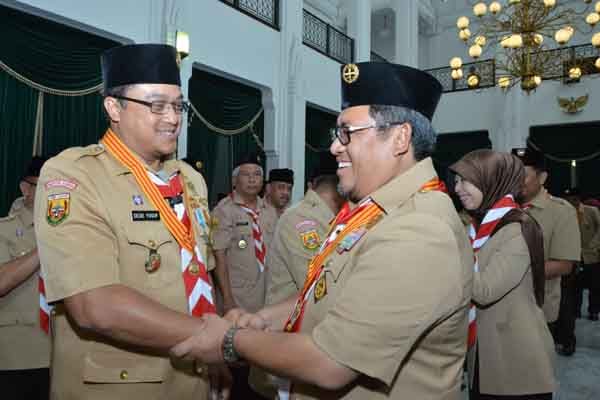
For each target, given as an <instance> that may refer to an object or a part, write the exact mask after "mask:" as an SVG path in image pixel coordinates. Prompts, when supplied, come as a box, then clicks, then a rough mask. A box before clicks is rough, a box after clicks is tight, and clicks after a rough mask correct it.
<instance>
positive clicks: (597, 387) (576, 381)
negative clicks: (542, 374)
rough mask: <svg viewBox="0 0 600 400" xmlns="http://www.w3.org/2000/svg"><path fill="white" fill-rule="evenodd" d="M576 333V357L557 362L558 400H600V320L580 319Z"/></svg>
mask: <svg viewBox="0 0 600 400" xmlns="http://www.w3.org/2000/svg"><path fill="white" fill-rule="evenodd" d="M586 297H587V296H586ZM586 307H587V306H586ZM585 316H587V313H584V317H585ZM575 334H576V335H577V351H576V352H575V354H573V356H572V357H561V356H558V359H557V360H558V383H559V391H558V393H557V396H556V397H555V398H556V399H560V400H600V321H588V320H587V319H585V318H583V319H578V320H577V326H576V327H575Z"/></svg>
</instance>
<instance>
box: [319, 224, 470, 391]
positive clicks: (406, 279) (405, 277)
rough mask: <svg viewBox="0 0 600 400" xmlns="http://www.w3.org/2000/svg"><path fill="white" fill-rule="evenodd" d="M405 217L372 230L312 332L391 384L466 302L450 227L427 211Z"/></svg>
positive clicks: (348, 361)
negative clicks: (435, 327)
mask: <svg viewBox="0 0 600 400" xmlns="http://www.w3.org/2000/svg"><path fill="white" fill-rule="evenodd" d="M402 218H403V221H402V224H401V226H398V225H396V226H393V225H391V226H388V227H387V229H383V227H381V228H382V229H379V230H378V232H377V233H376V232H372V233H371V234H370V235H369V237H368V238H367V242H365V244H364V245H363V247H362V248H361V249H360V253H359V254H357V255H356V261H355V265H354V266H353V270H352V272H351V273H350V275H349V276H348V278H347V282H346V283H345V285H344V287H343V288H342V289H341V293H340V295H339V296H338V297H337V299H336V302H335V304H334V306H333V308H332V309H331V310H330V311H329V312H328V313H327V315H326V316H325V319H324V320H323V321H321V323H319V324H318V325H317V326H316V327H315V329H314V330H313V340H314V341H315V343H316V344H317V346H319V347H320V348H321V349H322V350H323V351H324V352H326V353H327V354H328V355H329V356H330V357H332V358H333V359H335V360H336V361H338V362H339V363H341V364H343V365H345V366H347V367H349V368H352V369H354V370H356V371H359V372H361V373H363V374H365V375H367V376H370V377H373V378H376V379H379V380H381V381H383V382H384V383H385V384H387V385H391V383H392V381H393V380H394V377H395V376H396V374H397V372H398V369H399V368H400V366H401V364H402V363H403V361H404V360H405V358H406V357H407V356H408V355H409V354H410V353H411V351H412V349H413V347H414V346H415V344H416V343H417V342H418V341H419V339H420V338H421V337H422V336H423V335H425V334H426V332H428V330H429V329H430V328H431V327H432V326H433V325H434V324H436V323H438V322H439V321H441V320H443V319H445V318H447V317H448V316H449V315H451V314H452V313H453V312H455V311H456V310H457V309H458V308H459V307H460V304H461V302H462V284H461V282H460V279H461V273H462V269H461V264H460V256H459V251H458V247H457V245H456V241H455V239H454V237H453V235H452V232H451V231H450V229H449V228H448V227H447V226H446V225H444V224H442V223H440V221H439V220H437V219H435V220H434V219H432V218H429V217H427V216H423V215H421V216H403V217H402ZM400 255H401V256H400ZM391 260H398V261H395V262H394V261H391ZM346 268H348V266H346ZM465 334H466V333H465Z"/></svg>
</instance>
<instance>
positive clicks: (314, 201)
mask: <svg viewBox="0 0 600 400" xmlns="http://www.w3.org/2000/svg"><path fill="white" fill-rule="evenodd" d="M304 199H305V200H306V201H308V202H309V203H310V205H312V206H313V207H316V206H321V208H323V209H326V210H327V211H328V213H329V214H331V217H330V219H331V218H333V217H334V216H335V215H334V214H333V211H331V209H330V208H329V206H328V205H327V204H326V203H325V201H323V199H322V198H321V196H319V194H318V193H317V192H315V191H314V190H312V189H308V190H307V191H306V194H305V195H304Z"/></svg>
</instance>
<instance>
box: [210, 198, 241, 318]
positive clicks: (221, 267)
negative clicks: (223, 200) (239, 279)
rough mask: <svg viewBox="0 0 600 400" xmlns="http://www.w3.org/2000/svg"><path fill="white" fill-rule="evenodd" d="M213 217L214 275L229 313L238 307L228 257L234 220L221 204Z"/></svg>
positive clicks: (224, 305)
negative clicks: (232, 288)
mask: <svg viewBox="0 0 600 400" xmlns="http://www.w3.org/2000/svg"><path fill="white" fill-rule="evenodd" d="M211 218H213V220H214V221H217V224H216V226H215V228H214V230H213V251H214V255H215V270H214V277H215V280H216V285H217V287H218V288H219V291H220V292H221V295H222V296H223V309H224V313H227V311H229V310H231V309H233V308H235V307H237V305H236V303H235V299H234V297H233V292H232V290H231V281H230V280H229V260H228V259H227V249H228V248H229V245H230V243H231V237H232V234H233V233H232V230H233V222H232V221H231V218H230V217H229V216H228V215H226V213H225V212H224V211H223V209H222V208H221V207H220V206H217V207H216V208H215V209H214V210H213V212H212V215H211Z"/></svg>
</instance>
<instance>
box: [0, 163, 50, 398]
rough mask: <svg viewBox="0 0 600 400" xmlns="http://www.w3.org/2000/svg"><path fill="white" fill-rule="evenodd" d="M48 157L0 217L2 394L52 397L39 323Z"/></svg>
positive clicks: (47, 347)
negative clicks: (37, 207) (40, 218)
mask: <svg viewBox="0 0 600 400" xmlns="http://www.w3.org/2000/svg"><path fill="white" fill-rule="evenodd" d="M43 163H44V159H43V158H41V157H34V158H33V159H32V160H31V163H30V164H29V167H28V168H27V171H26V172H25V174H24V175H23V178H22V179H21V182H20V185H19V186H20V188H21V193H23V197H21V198H19V199H17V200H16V201H15V202H14V203H13V207H12V208H11V213H10V214H9V215H8V217H5V218H1V219H0V387H1V388H2V399H3V400H13V399H14V400H18V399H40V400H41V399H47V398H48V389H49V380H50V376H49V373H48V371H49V369H48V367H49V365H50V340H49V337H48V334H47V333H46V332H45V331H44V330H43V327H42V325H41V324H40V322H41V321H40V301H39V300H40V295H39V292H38V285H39V283H38V281H39V274H38V273H37V272H38V271H39V267H40V260H39V257H38V252H37V249H36V244H35V234H34V231H33V202H34V195H35V186H36V185H37V181H38V177H39V175H40V169H41V168H42V164H43Z"/></svg>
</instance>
